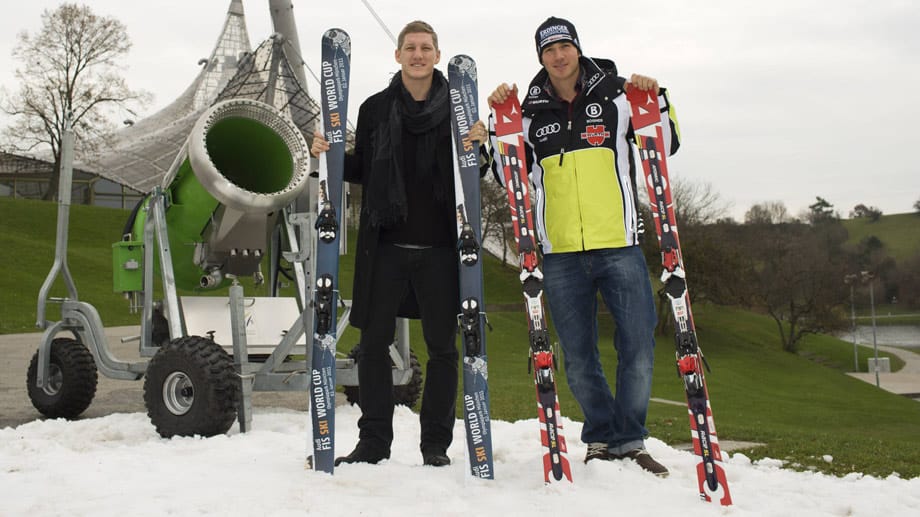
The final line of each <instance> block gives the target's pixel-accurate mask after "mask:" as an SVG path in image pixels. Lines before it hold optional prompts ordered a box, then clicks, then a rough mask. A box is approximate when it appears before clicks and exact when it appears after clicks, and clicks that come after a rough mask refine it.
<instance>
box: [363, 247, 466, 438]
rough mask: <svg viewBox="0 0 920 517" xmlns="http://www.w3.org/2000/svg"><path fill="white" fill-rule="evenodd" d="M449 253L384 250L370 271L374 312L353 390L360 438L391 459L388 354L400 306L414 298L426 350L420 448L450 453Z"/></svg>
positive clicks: (453, 349) (455, 299)
mask: <svg viewBox="0 0 920 517" xmlns="http://www.w3.org/2000/svg"><path fill="white" fill-rule="evenodd" d="M457 269H458V263H457V252H456V251H455V250H454V249H453V248H424V249H414V248H403V247H399V246H396V245H393V244H381V245H380V246H379V247H378V249H377V254H376V257H375V261H374V265H373V274H372V279H371V283H372V289H371V298H372V299H371V300H370V302H371V307H372V309H371V311H370V318H369V320H368V324H367V326H366V327H365V328H364V329H362V331H361V349H360V353H359V356H358V362H359V367H358V384H359V387H360V392H361V418H360V419H359V420H358V428H359V437H360V439H361V440H362V441H366V442H368V445H373V446H374V447H375V448H377V447H380V448H381V450H385V451H389V450H390V444H391V443H392V442H393V373H392V366H391V364H390V355H389V346H390V344H391V343H392V342H393V338H394V334H395V332H396V315H397V312H398V310H399V306H400V302H401V301H402V300H403V299H404V298H405V296H406V295H407V294H408V293H409V292H410V289H411V292H412V293H414V295H415V297H416V300H417V301H418V306H419V310H420V315H421V320H422V334H423V335H424V337H425V344H426V345H427V347H428V363H427V366H426V370H425V388H424V391H423V393H422V409H421V413H420V414H419V421H420V423H421V444H420V446H421V448H422V450H425V449H426V448H443V449H445V450H446V449H447V447H448V446H450V443H451V441H452V439H453V427H454V415H455V412H456V404H457V378H458V373H457V368H458V361H459V357H460V355H459V353H458V351H457V344H456V336H457V313H458V311H459V303H460V302H459V299H460V293H459V280H458V272H457Z"/></svg>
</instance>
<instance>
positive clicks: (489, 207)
mask: <svg viewBox="0 0 920 517" xmlns="http://www.w3.org/2000/svg"><path fill="white" fill-rule="evenodd" d="M487 175H491V174H488V173H487ZM480 193H481V194H480V195H481V203H482V241H483V242H486V240H494V241H495V242H498V243H499V245H500V246H501V248H502V252H501V253H502V254H501V259H502V263H503V264H507V263H508V250H509V248H511V249H513V246H514V229H513V228H512V227H511V216H510V215H509V211H508V194H507V192H506V191H505V189H504V187H502V186H501V185H500V184H498V182H496V181H491V180H488V179H484V180H483V181H482V182H481V184H480Z"/></svg>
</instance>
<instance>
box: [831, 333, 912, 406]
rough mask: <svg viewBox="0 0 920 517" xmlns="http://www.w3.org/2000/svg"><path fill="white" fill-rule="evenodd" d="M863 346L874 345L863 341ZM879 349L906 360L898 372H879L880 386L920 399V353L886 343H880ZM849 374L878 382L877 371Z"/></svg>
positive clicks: (872, 382)
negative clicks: (886, 344)
mask: <svg viewBox="0 0 920 517" xmlns="http://www.w3.org/2000/svg"><path fill="white" fill-rule="evenodd" d="M861 346H864V347H868V348H872V345H867V344H863V343H861ZM878 350H879V352H885V353H888V354H891V355H896V356H898V357H900V358H901V360H903V361H904V367H903V368H901V369H900V370H898V371H896V372H892V373H882V372H879V374H878V381H879V387H880V388H882V389H883V390H886V391H890V392H892V393H897V394H898V395H904V396H906V397H910V398H912V399H914V400H917V401H920V354H918V353H916V352H912V351H908V350H905V349H903V348H897V347H893V346H885V345H878ZM847 375H849V376H850V377H855V378H857V379H859V380H862V381H866V382H868V383H870V384H873V385H874V384H875V383H876V378H875V372H868V373H862V372H860V373H848V374H847Z"/></svg>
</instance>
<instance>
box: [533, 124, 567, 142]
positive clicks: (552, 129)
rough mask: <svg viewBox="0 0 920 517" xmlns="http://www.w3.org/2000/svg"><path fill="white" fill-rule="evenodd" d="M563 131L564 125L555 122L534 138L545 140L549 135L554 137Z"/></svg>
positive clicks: (535, 134) (537, 133) (536, 133)
mask: <svg viewBox="0 0 920 517" xmlns="http://www.w3.org/2000/svg"><path fill="white" fill-rule="evenodd" d="M561 130H562V125H561V124H559V123H558V122H553V123H552V124H547V125H545V126H543V127H541V128H539V129H537V131H536V132H535V133H534V136H536V137H537V138H543V137H546V136H549V135H553V134H556V133H558V132H559V131H561Z"/></svg>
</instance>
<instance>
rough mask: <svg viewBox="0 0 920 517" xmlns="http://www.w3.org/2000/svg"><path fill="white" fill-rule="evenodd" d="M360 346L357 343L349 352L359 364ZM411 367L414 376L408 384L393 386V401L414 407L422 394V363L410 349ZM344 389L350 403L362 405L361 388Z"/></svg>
mask: <svg viewBox="0 0 920 517" xmlns="http://www.w3.org/2000/svg"><path fill="white" fill-rule="evenodd" d="M360 347H361V345H355V347H354V348H352V349H351V351H350V352H348V357H350V358H351V359H354V360H355V364H358V350H359V348H360ZM409 367H410V368H411V369H412V378H410V379H409V382H408V384H405V385H403V386H393V402H395V403H396V404H397V405H400V406H408V407H414V406H415V403H416V402H418V399H419V397H421V396H422V365H421V363H419V361H418V357H416V356H415V352H413V351H411V350H409ZM342 390H343V391H344V392H345V400H347V401H348V403H349V404H351V405H352V406H354V405H358V406H359V407H360V406H361V403H360V401H361V388H359V387H357V386H343V387H342Z"/></svg>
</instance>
